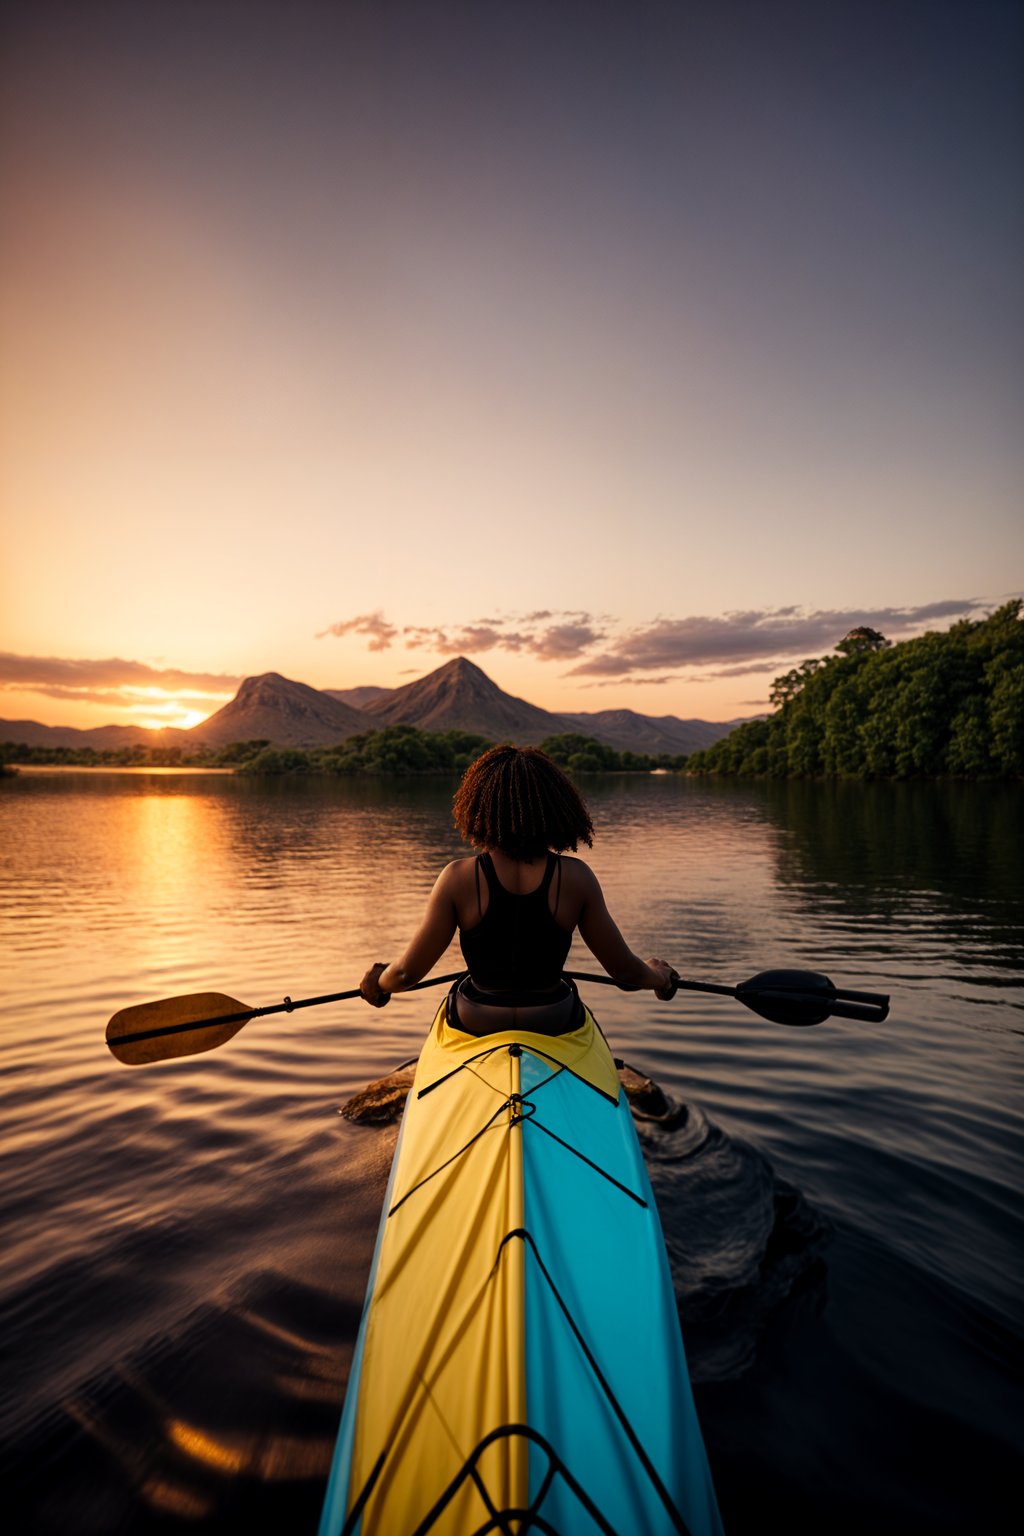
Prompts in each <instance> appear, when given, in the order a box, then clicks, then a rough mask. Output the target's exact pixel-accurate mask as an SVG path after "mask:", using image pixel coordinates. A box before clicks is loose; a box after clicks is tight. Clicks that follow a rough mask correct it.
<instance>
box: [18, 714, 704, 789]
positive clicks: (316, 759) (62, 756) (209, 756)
mask: <svg viewBox="0 0 1024 1536" xmlns="http://www.w3.org/2000/svg"><path fill="white" fill-rule="evenodd" d="M493 745H494V742H493V741H490V740H489V739H488V738H487V737H485V736H478V735H476V734H474V733H473V732H471V731H421V730H417V728H416V727H415V726H411V725H389V726H385V727H383V728H382V729H381V730H377V731H364V732H363V733H361V734H360V735H358V736H350V737H349V738H348V739H347V740H346V741H342V742H339V743H338V744H337V745H336V746H330V747H311V748H308V749H304V748H300V747H276V746H274V745H272V744H271V743H270V742H269V741H265V740H257V741H237V742H232V743H231V745H230V746H227V747H223V748H221V749H220V750H219V751H208V750H198V751H192V752H189V751H187V750H186V749H184V748H182V747H161V746H153V747H147V746H133V747H117V748H109V749H106V750H97V749H96V748H93V747H28V746H23V745H20V744H18V743H15V742H0V765H3V764H10V765H12V766H15V767H16V766H17V764H19V763H24V764H40V765H47V764H48V765H52V766H65V767H78V768H230V769H233V770H234V771H235V772H236V773H242V774H247V775H253V776H264V775H265V776H272V777H280V776H282V775H291V774H315V775H319V776H320V777H327V778H351V777H377V776H381V777H383V776H387V775H391V774H395V775H408V774H428V773H435V774H436V773H442V774H461V773H464V772H465V771H466V769H467V768H468V767H469V765H470V763H471V762H472V761H473V759H474V758H476V757H479V756H480V753H481V752H485V751H486V750H487V748H488V747H491V746H493ZM540 747H541V750H542V751H544V752H547V754H548V756H549V757H552V758H554V760H555V762H557V763H559V764H560V765H561V766H562V767H563V768H566V769H567V770H568V771H569V772H571V773H651V772H652V771H654V770H655V769H662V770H668V771H670V772H678V771H679V770H680V769H682V768H683V767H684V766H685V764H686V756H685V754H679V755H672V754H668V753H661V754H659V755H657V756H651V755H649V754H647V753H642V752H620V751H617V750H616V749H615V748H614V747H608V746H605V745H604V743H603V742H600V741H597V740H595V739H594V737H592V736H582V735H571V734H567V735H562V736H549V737H548V738H547V739H546V740H545V741H542V742H541V743H540Z"/></svg>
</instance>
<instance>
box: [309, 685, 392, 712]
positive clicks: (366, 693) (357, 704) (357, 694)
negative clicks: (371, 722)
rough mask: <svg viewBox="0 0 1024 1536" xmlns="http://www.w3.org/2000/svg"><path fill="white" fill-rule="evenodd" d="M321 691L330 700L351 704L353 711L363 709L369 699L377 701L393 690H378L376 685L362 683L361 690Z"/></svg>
mask: <svg viewBox="0 0 1024 1536" xmlns="http://www.w3.org/2000/svg"><path fill="white" fill-rule="evenodd" d="M321 691H322V692H323V693H326V694H327V695H328V696H329V697H330V698H332V699H340V700H341V702H342V703H343V704H351V705H352V708H353V709H365V708H366V706H367V704H369V702H370V700H371V699H379V698H380V697H381V696H382V695H383V694H385V693H394V691H395V690H394V689H393V688H379V687H378V686H377V684H376V683H363V685H362V687H361V688H324V689H322V690H321Z"/></svg>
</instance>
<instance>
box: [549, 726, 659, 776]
mask: <svg viewBox="0 0 1024 1536" xmlns="http://www.w3.org/2000/svg"><path fill="white" fill-rule="evenodd" d="M540 749H541V751H542V752H546V753H547V755H548V757H550V758H553V759H554V761H555V762H556V763H557V764H558V765H559V767H560V768H566V769H568V771H569V772H570V773H650V772H651V770H652V769H654V768H669V769H675V770H678V769H680V768H682V767H683V766H684V765H685V763H686V757H685V755H684V754H682V753H680V754H674V753H668V752H659V753H657V754H656V755H655V756H652V755H651V754H650V753H647V752H629V751H623V752H619V751H617V750H616V748H615V747H606V746H605V744H604V742H602V741H597V740H596V738H595V737H593V736H581V735H578V734H577V733H576V732H574V731H568V732H566V733H565V734H564V735H561V736H547V737H545V739H544V740H543V741H542V742H541V744H540Z"/></svg>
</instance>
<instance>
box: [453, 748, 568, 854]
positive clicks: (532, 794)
mask: <svg viewBox="0 0 1024 1536" xmlns="http://www.w3.org/2000/svg"><path fill="white" fill-rule="evenodd" d="M452 808H453V811H454V815H455V825H456V827H457V828H458V830H459V831H460V832H461V833H462V836H463V837H464V838H465V839H466V841H467V842H469V843H472V844H473V845H474V847H477V848H496V849H498V851H499V852H500V853H504V854H506V855H507V856H508V857H509V858H510V859H519V860H528V859H536V858H539V857H540V856H541V854H544V853H547V851H548V849H549V848H550V849H553V850H554V851H555V852H556V853H562V852H564V851H565V850H566V849H569V848H571V849H573V850H574V851H575V849H576V847H577V845H578V844H579V843H586V845H587V847H588V848H589V847H591V846H592V844H593V841H594V824H593V822H592V821H591V819H590V812H589V811H588V810H587V807H586V805H585V803H584V801H583V798H582V796H581V795H580V793H579V791H578V790H577V788H576V786H575V785H574V784H573V783H572V781H571V780H570V779H568V778H567V777H566V775H565V774H564V773H563V772H562V770H561V768H559V766H558V764H557V763H556V762H554V761H553V760H552V759H551V758H550V757H548V755H547V753H546V752H541V751H540V750H539V749H538V748H537V747H513V746H503V747H491V749H490V751H488V752H485V753H483V755H482V756H481V757H478V758H477V759H476V761H475V762H474V763H470V765H469V767H468V768H467V769H466V772H465V774H464V775H463V779H462V783H461V784H460V785H459V788H458V790H457V792H456V795H455V800H454V803H453V807H452Z"/></svg>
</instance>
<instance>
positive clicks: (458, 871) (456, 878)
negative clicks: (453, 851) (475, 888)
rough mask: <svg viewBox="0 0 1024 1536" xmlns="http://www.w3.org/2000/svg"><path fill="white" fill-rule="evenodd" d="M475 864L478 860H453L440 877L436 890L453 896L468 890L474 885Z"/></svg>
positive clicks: (471, 858)
mask: <svg viewBox="0 0 1024 1536" xmlns="http://www.w3.org/2000/svg"><path fill="white" fill-rule="evenodd" d="M475 863H476V859H475V858H473V857H470V858H468V859H452V861H451V863H450V864H446V865H445V867H444V869H442V871H441V873H440V874H439V875H438V877H437V886H436V889H437V890H439V891H448V892H450V893H451V894H452V895H456V894H457V893H458V892H459V891H464V890H466V889H468V887H469V886H470V885H472V884H473V880H474V872H473V866H474V865H475Z"/></svg>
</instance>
